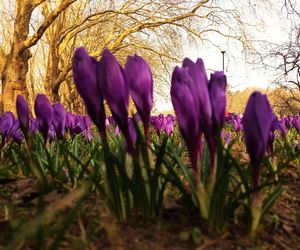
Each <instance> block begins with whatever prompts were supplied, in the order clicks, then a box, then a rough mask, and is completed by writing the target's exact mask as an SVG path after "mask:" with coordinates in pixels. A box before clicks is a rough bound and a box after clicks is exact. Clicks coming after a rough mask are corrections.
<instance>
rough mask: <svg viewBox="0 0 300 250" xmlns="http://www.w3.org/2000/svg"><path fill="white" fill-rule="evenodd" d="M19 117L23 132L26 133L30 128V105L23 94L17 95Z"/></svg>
mask: <svg viewBox="0 0 300 250" xmlns="http://www.w3.org/2000/svg"><path fill="white" fill-rule="evenodd" d="M16 109H17V114H18V119H19V122H20V128H21V130H22V131H23V133H24V134H25V135H26V134H27V133H28V130H29V120H30V119H29V107H28V104H27V102H26V101H25V99H24V97H23V96H22V95H18V96H17V104H16Z"/></svg>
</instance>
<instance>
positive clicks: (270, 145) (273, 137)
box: [267, 114, 278, 153]
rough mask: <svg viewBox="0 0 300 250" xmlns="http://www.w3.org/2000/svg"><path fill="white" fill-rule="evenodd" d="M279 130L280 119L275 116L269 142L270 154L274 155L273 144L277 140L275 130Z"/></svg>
mask: <svg viewBox="0 0 300 250" xmlns="http://www.w3.org/2000/svg"><path fill="white" fill-rule="evenodd" d="M277 128H278V118H277V115H275V114H273V117H272V121H271V126H270V131H269V140H268V148H267V150H268V152H269V153H273V142H274V140H275V130H276V129H277Z"/></svg>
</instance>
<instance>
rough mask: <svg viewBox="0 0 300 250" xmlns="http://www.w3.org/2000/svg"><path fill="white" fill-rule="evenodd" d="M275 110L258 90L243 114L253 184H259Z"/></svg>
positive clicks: (252, 95)
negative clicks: (260, 168)
mask: <svg viewBox="0 0 300 250" xmlns="http://www.w3.org/2000/svg"><path fill="white" fill-rule="evenodd" d="M272 118H273V112H272V109H271V106H270V104H269V101H268V99H267V97H266V96H265V95H263V94H261V93H260V92H258V91H255V92H254V93H252V94H251V96H250V98H249V101H248V103H247V106H246V110H245V113H244V116H243V126H244V136H245V141H246V146H247V151H248V153H249V155H250V159H251V162H252V164H253V185H254V187H257V186H258V178H259V165H260V163H261V161H262V158H263V156H264V154H265V152H266V150H267V146H268V139H269V132H270V128H271V125H272Z"/></svg>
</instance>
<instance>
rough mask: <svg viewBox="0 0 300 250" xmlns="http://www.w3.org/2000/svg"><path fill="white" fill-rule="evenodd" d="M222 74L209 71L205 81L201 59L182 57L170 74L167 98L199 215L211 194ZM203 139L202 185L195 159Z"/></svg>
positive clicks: (223, 91)
mask: <svg viewBox="0 0 300 250" xmlns="http://www.w3.org/2000/svg"><path fill="white" fill-rule="evenodd" d="M226 86H227V81H226V76H225V75H224V73H223V72H221V71H218V72H215V73H213V74H211V78H210V80H209V81H208V78H207V75H206V71H205V67H204V63H203V60H202V59H200V58H199V59H198V60H197V61H196V63H194V62H193V61H191V60H190V59H188V58H186V59H184V61H183V64H182V68H180V67H176V68H175V69H174V71H173V75H172V85H171V98H172V103H173V107H174V110H175V113H176V117H177V120H178V123H179V127H180V131H181V133H182V135H183V138H184V140H185V142H186V145H187V148H188V151H189V154H190V158H191V163H192V168H193V175H194V179H195V182H196V187H197V189H198V190H199V193H198V194H197V195H198V199H199V203H200V210H201V215H202V217H203V218H205V219H207V218H208V216H209V206H210V197H211V195H212V192H213V189H214V185H215V178H216V172H217V144H218V141H220V139H221V130H222V127H223V124H224V121H225V116H224V114H225V107H226ZM203 134H204V137H205V139H206V142H207V144H208V148H209V151H210V176H209V178H208V184H207V186H206V187H205V185H204V183H203V182H202V180H201V176H200V173H201V171H200V170H199V166H198V159H199V157H201V155H202V150H203V143H204V141H203V139H202V135H203Z"/></svg>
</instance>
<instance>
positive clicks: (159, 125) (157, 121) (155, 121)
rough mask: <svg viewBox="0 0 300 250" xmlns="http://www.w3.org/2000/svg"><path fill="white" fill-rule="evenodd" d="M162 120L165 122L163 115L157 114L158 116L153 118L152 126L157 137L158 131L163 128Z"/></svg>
mask: <svg viewBox="0 0 300 250" xmlns="http://www.w3.org/2000/svg"><path fill="white" fill-rule="evenodd" d="M164 120H165V117H164V115H163V114H159V115H158V116H154V119H153V126H154V129H155V131H156V133H157V134H158V136H159V135H160V131H161V130H162V129H163V127H164Z"/></svg>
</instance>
